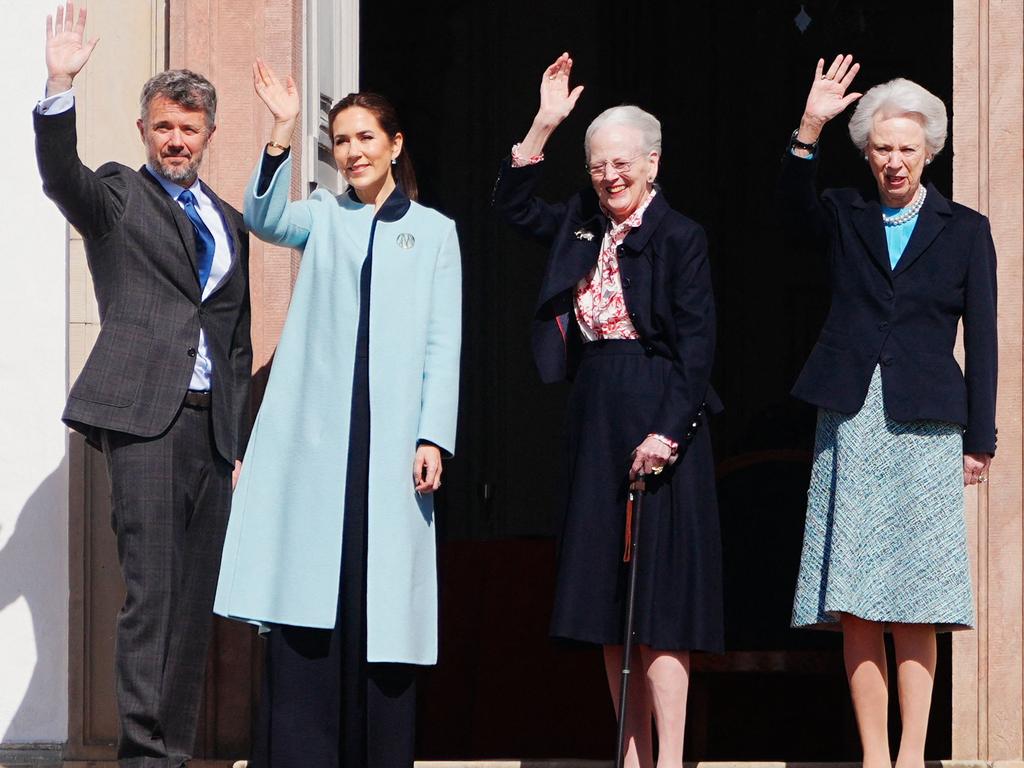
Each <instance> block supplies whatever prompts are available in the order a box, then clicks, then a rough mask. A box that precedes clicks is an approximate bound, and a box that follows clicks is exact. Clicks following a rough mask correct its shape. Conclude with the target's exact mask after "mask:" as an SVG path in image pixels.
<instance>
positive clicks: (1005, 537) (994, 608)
mask: <svg viewBox="0 0 1024 768" xmlns="http://www.w3.org/2000/svg"><path fill="white" fill-rule="evenodd" d="M988 10H989V41H988V58H989V86H988V90H989V93H988V104H987V107H988V121H987V122H988V126H987V127H988V142H987V143H988V156H989V172H988V183H987V185H986V186H987V188H988V206H987V207H988V211H987V213H988V215H989V216H990V218H991V220H992V234H993V238H994V239H995V243H996V250H997V252H998V254H999V285H1000V288H1001V294H1002V295H1001V297H1000V314H999V319H1000V322H999V332H1000V335H1001V339H1000V342H1001V343H1000V350H999V351H1000V363H1001V365H1000V376H999V387H1000V390H999V391H1000V401H999V410H998V420H999V435H1000V437H1001V438H1002V439H1001V440H1000V451H999V464H998V466H997V469H996V474H995V475H994V478H995V479H996V485H995V486H994V487H992V488H991V490H990V498H989V505H990V513H989V539H990V542H991V544H990V545H989V547H990V550H989V558H990V565H989V579H990V587H989V595H990V605H991V608H990V612H991V621H992V625H991V628H990V630H989V645H988V652H989V669H990V671H989V680H990V683H989V718H990V719H989V754H988V755H987V757H988V758H989V759H993V760H1015V759H1020V758H1021V756H1022V755H1024V722H1022V709H1024V682H1022V681H1024V663H1022V662H1024V659H1022V655H1024V645H1022V630H1024V615H1022V610H1021V602H1022V594H1024V593H1022V578H1021V577H1022V567H1024V536H1022V528H1021V508H1022V493H1021V491H1022V489H1021V482H1022V447H1024V446H1022V439H1024V438H1022V433H1021V399H1022V376H1021V373H1022V372H1021V340H1022V324H1021V319H1022V318H1021V316H1022V301H1021V298H1022V297H1021V292H1022V285H1024V248H1022V237H1024V234H1022V221H1024V219H1022V214H1024V194H1022V181H1021V178H1022V158H1024V144H1022V138H1024V132H1022V117H1021V113H1022V92H1024V77H1022V63H1024V59H1022V29H1024V13H1022V10H1021V3H1020V2H1019V0H1017V1H1015V2H1007V1H1006V0H1003V1H1002V2H990V3H989V7H988Z"/></svg>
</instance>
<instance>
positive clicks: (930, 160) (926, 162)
mask: <svg viewBox="0 0 1024 768" xmlns="http://www.w3.org/2000/svg"><path fill="white" fill-rule="evenodd" d="M924 164H925V165H931V164H932V159H931V158H930V157H926V158H925V159H924Z"/></svg>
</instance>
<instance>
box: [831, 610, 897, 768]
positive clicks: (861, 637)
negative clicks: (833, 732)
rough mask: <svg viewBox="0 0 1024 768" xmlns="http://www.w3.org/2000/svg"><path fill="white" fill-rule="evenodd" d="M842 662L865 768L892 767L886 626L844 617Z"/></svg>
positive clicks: (845, 614) (852, 617) (854, 617)
mask: <svg viewBox="0 0 1024 768" xmlns="http://www.w3.org/2000/svg"><path fill="white" fill-rule="evenodd" d="M841 621H842V625H843V659H844V660H845V662H846V677H847V679H848V680H849V681H850V697H851V698H852V699H853V711H854V712H855V713H856V715H857V730H858V731H859V732H860V743H861V747H862V748H863V750H864V768H891V766H892V762H891V758H890V756H889V727H888V714H889V680H888V676H887V672H886V662H885V638H884V633H883V629H884V628H883V625H882V624H880V623H879V622H877V621H865V620H864V619H859V618H857V617H856V616H851V615H850V614H848V613H844V614H842V618H841Z"/></svg>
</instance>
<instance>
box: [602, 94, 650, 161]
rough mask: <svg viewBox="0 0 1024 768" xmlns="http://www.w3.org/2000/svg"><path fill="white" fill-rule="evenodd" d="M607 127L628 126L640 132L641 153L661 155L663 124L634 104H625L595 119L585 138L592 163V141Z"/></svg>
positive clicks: (610, 109)
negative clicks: (595, 135) (596, 134)
mask: <svg viewBox="0 0 1024 768" xmlns="http://www.w3.org/2000/svg"><path fill="white" fill-rule="evenodd" d="M606 125H626V126H629V127H631V128H635V129H636V130H638V131H639V132H640V143H641V147H640V149H641V151H642V152H643V153H644V154H650V153H651V152H657V153H658V154H659V155H660V154H661V123H660V122H659V121H658V118H656V117H655V116H654V115H652V114H651V113H650V112H645V111H644V110H642V109H640V107H637V106H635V105H633V104H623V105H621V106H618V107H611V108H609V109H606V110H605V111H604V112H602V113H601V114H600V115H598V116H597V117H595V118H594V121H593V122H592V123H591V124H590V126H589V127H588V128H587V134H586V136H584V138H583V150H584V152H586V154H587V162H588V163H589V162H590V140H591V139H593V138H594V134H595V133H597V132H598V131H599V130H600V129H601V128H603V127H604V126H606Z"/></svg>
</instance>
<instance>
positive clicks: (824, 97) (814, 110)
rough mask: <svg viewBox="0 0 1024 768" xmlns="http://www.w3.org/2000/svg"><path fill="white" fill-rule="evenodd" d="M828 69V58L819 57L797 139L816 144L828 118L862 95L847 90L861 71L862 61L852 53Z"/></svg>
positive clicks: (835, 61) (836, 60)
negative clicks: (854, 57) (857, 61)
mask: <svg viewBox="0 0 1024 768" xmlns="http://www.w3.org/2000/svg"><path fill="white" fill-rule="evenodd" d="M824 70H825V60H824V59H818V65H817V67H815V69H814V82H813V83H811V90H810V93H808V94H807V104H806V105H805V106H804V114H803V117H801V118H800V130H799V131H798V133H797V138H798V139H799V140H800V141H802V142H804V143H806V144H813V143H814V142H815V141H817V140H818V136H819V135H820V134H821V129H822V128H823V127H824V126H825V123H827V122H828V121H829V120H831V119H832V118H833V117H835V116H836V115H838V114H839V113H840V112H842V111H843V110H844V109H846V108H847V107H848V106H849V105H850V104H852V103H853V102H855V101H856V100H857V99H859V98H860V97H861V94H859V93H847V92H846V89H847V88H849V87H850V83H851V82H853V78H854V77H855V76H856V74H857V72H858V71H859V70H860V64H856V63H854V61H853V56H850V55H846V56H843V55H841V54H840V55H839V56H836V58H835V60H834V61H833V62H832V66H830V67H829V68H828V71H827V72H826V71H824Z"/></svg>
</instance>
